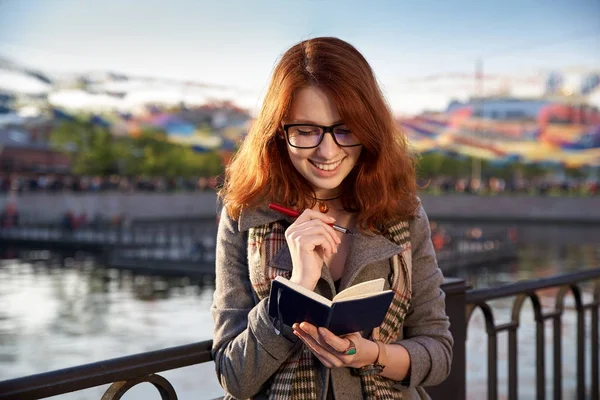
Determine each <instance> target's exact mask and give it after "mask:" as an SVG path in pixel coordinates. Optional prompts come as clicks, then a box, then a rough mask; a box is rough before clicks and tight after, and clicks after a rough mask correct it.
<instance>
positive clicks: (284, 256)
mask: <svg viewBox="0 0 600 400" xmlns="http://www.w3.org/2000/svg"><path fill="white" fill-rule="evenodd" d="M275 221H284V224H286V223H290V224H291V223H292V222H293V221H294V218H291V217H287V216H285V215H281V214H280V213H279V212H277V211H275V210H271V209H270V208H269V207H268V203H263V204H261V205H259V206H257V207H253V208H249V209H242V212H241V213H240V217H239V220H238V228H239V230H240V232H244V231H247V230H248V229H250V228H254V227H257V226H261V225H265V224H269V223H272V222H275ZM351 239H352V243H351V245H350V249H349V253H348V258H347V262H346V268H344V274H343V276H342V282H341V285H340V287H341V288H344V287H346V286H347V285H349V284H351V283H352V281H353V280H354V278H355V277H356V276H357V275H358V273H359V272H360V271H361V270H362V269H363V268H364V267H365V266H367V265H368V264H372V263H375V262H378V261H381V260H385V259H388V258H390V257H392V256H393V255H395V254H399V253H401V252H402V249H403V247H402V246H400V245H397V244H396V243H394V242H392V241H391V240H389V239H388V238H386V237H385V236H383V235H376V234H373V233H371V232H362V231H358V230H355V231H354V232H353V234H352V235H351ZM270 266H271V267H275V268H278V269H283V270H287V271H291V270H292V256H291V254H290V250H289V248H288V246H282V247H281V249H280V250H279V251H278V252H277V254H275V256H274V257H273V258H272V259H271V264H270ZM321 277H322V278H324V279H326V280H328V281H331V276H330V274H329V271H328V270H327V269H326V268H323V270H322V273H321Z"/></svg>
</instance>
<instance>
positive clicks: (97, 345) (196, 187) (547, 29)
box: [0, 0, 600, 399]
mask: <svg viewBox="0 0 600 400" xmlns="http://www.w3.org/2000/svg"><path fill="white" fill-rule="evenodd" d="M317 36H337V37H340V38H342V39H344V40H347V41H349V42H350V43H352V44H353V45H355V46H356V47H357V48H358V49H359V50H360V51H361V52H362V53H363V54H364V55H365V57H366V58H367V60H368V61H369V62H370V63H371V65H372V66H373V69H374V71H375V73H376V75H377V78H378V80H379V81H380V83H381V85H382V89H383V91H384V93H385V95H386V97H387V99H388V101H389V104H390V107H391V109H392V110H393V112H394V115H395V117H396V121H397V123H398V125H399V126H400V127H401V128H402V130H403V131H404V132H405V133H406V134H407V136H408V138H409V140H410V143H411V145H412V147H413V148H414V150H415V152H417V153H419V155H420V158H419V166H418V171H419V181H420V184H421V186H422V187H423V189H422V191H421V196H422V199H423V201H424V204H425V208H426V210H427V211H428V213H429V215H430V219H431V227H432V238H433V241H434V245H435V247H436V251H438V259H439V263H440V267H442V269H443V270H444V273H445V275H446V276H449V277H459V278H464V279H466V280H467V282H468V284H470V285H471V286H472V287H474V288H487V287H496V286H500V285H503V284H507V283H512V282H516V281H519V280H524V279H532V278H537V277H546V276H553V275H557V274H562V273H566V272H573V271H580V270H585V269H592V268H599V267H600V188H599V185H600V2H598V1H597V0H571V1H567V0H555V1H533V0H521V1H517V0H506V1H503V2H491V1H468V0H455V1H446V2H438V1H420V2H416V1H400V2H392V1H381V2H375V3H371V2H358V1H344V2H343V1H328V0H309V1H295V0H282V1H273V0H270V1H266V0H265V1H257V2H252V3H247V2H242V1H223V2H216V1H194V2H191V1H174V0H171V1H169V2H166V1H155V0H147V1H143V2H142V1H119V0H103V1H99V0H98V1H96V0H90V1H75V0H72V1H69V0H51V1H50V0H49V1H43V0H38V1H35V0H21V1H18V0H0V381H1V380H5V379H12V378H16V377H21V376H26V375H30V374H34V373H40V372H45V371H50V370H54V369H59V368H65V367H71V366H76V365H80V364H85V363H89V362H93V361H99V360H103V359H107V358H113V357H118V356H123V355H127V354H133V353H139V352H144V351H150V350H156V349H162V348H165V347H169V346H175V345H181V344H187V343H192V342H197V341H201V340H207V339H210V338H211V334H212V319H211V317H210V313H209V307H210V304H211V301H212V290H213V279H214V239H215V233H216V224H217V210H218V208H219V206H218V204H217V199H216V195H215V189H216V188H218V186H219V184H220V182H221V177H222V173H223V170H224V167H225V166H226V164H227V162H228V160H229V159H230V157H231V156H232V154H234V153H235V151H236V149H237V147H238V146H239V143H240V141H241V140H243V138H244V136H245V134H246V133H247V132H248V129H249V127H250V126H251V125H252V123H253V118H254V117H255V116H256V114H257V111H258V109H259V107H260V105H261V101H262V96H263V95H264V92H265V90H266V86H267V84H268V79H269V75H270V73H271V71H272V69H273V66H274V65H275V63H276V61H277V59H278V58H279V57H280V56H281V55H282V53H283V52H284V51H285V50H286V49H287V48H288V47H290V46H291V45H292V44H294V43H296V42H298V41H300V40H303V39H306V38H311V37H317ZM585 293H587V295H590V296H591V294H589V292H585ZM553 296H554V292H552V293H549V294H548V298H544V299H543V301H544V304H552V301H553V299H554V297H553ZM496 306H497V309H498V311H497V312H498V315H499V316H501V317H507V316H509V315H510V310H511V308H510V307H511V305H510V303H506V302H504V303H502V302H500V303H499V304H498V305H496ZM525 309H526V310H525V313H528V314H527V315H528V316H530V315H532V313H533V311H532V310H531V308H527V306H526V307H525ZM531 318H533V317H531ZM531 318H530V320H531ZM500 319H501V318H500ZM563 324H564V325H565V326H564V332H566V333H565V337H564V339H563V340H564V346H565V348H568V346H569V343H571V345H572V343H574V342H573V340H574V339H573V337H574V335H570V334H569V332H571V330H573V331H574V329H575V325H576V322H575V314H567V315H566V316H565V320H564V321H563ZM522 330H523V337H524V339H523V340H525V343H530V342H533V339H532V338H533V336H534V330H533V327H531V326H530V327H527V326H523V329H522ZM484 331H485V323H484V321H483V318H482V317H481V316H480V315H475V316H474V317H473V319H472V320H471V322H470V324H469V337H468V341H467V349H468V351H467V354H468V360H467V378H468V386H467V391H468V394H469V397H470V398H474V399H476V398H482V397H481V396H482V393H485V392H486V370H485V368H484V366H485V365H486V362H487V361H486V358H485V357H484V356H482V354H485V346H486V341H485V335H484V334H482V335H479V334H478V332H484ZM528 335H529V336H528ZM570 341H571V342H570ZM533 347H534V346H530V347H529V348H533ZM529 348H528V346H524V348H523V351H522V352H521V353H522V354H521V357H520V359H519V363H522V365H523V366H526V365H529V364H530V363H532V362H533V361H532V360H534V357H535V353H534V352H533V350H531V352H528V350H529ZM499 351H500V362H504V363H506V359H505V357H504V358H503V356H502V354H504V353H503V352H505V351H506V349H505V348H503V347H502V346H501V347H500V349H499ZM573 353H574V352H571V357H574V355H573ZM564 357H565V358H564V361H565V362H566V363H565V365H566V366H567V367H566V370H564V371H563V373H564V377H563V379H564V381H563V390H564V395H565V398H573V393H574V387H575V384H576V377H575V369H574V368H575V367H574V365H573V363H572V362H571V363H570V364H569V360H571V359H570V358H568V357H569V355H568V354H565V356H564ZM571 361H572V360H571ZM588 363H589V361H588ZM520 365H521V364H520ZM499 370H500V380H501V381H506V379H507V378H506V368H500V369H499ZM520 371H521V379H522V380H521V381H520V388H519V390H520V391H521V392H520V393H521V395H522V397H520V398H532V397H533V393H534V384H535V374H534V371H533V370H531V369H527V368H526V367H523V369H520ZM588 374H589V369H588ZM165 376H167V377H168V378H169V379H170V380H171V382H172V383H173V384H174V385H175V387H176V389H177V391H178V393H179V394H180V396H181V397H182V398H198V396H199V395H201V396H202V397H203V398H210V397H211V396H212V397H215V396H218V395H221V394H222V391H221V389H220V387H219V385H218V383H217V382H216V378H215V374H214V372H213V366H212V365H209V364H202V365H196V366H193V367H187V368H183V369H180V370H175V371H170V372H167V373H165ZM550 376H551V375H550ZM588 382H589V381H588ZM547 384H548V385H550V379H548V381H547ZM548 387H550V386H548ZM105 389H106V387H101V388H95V389H89V390H86V391H82V392H78V393H74V394H68V395H67V394H66V395H62V396H59V397H60V398H65V399H66V398H69V399H89V398H100V396H101V395H102V392H103V391H104V390H105ZM502 390H503V389H502V388H501V394H502ZM151 391H152V389H151V388H146V387H143V386H142V387H139V388H138V387H136V388H135V389H133V390H132V391H131V392H130V393H128V396H130V397H128V398H133V399H142V398H146V395H147V393H149V392H151Z"/></svg>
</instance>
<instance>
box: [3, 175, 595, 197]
mask: <svg viewBox="0 0 600 400" xmlns="http://www.w3.org/2000/svg"><path fill="white" fill-rule="evenodd" d="M221 183H222V182H221V177H220V176H217V177H211V178H206V177H197V178H144V177H128V176H118V175H113V176H108V177H101V176H74V175H58V174H57V175H51V174H31V175H24V174H10V175H0V194H1V193H7V192H11V191H14V192H17V193H62V192H75V193H77V192H81V193H89V192H106V191H111V192H115V191H120V192H134V191H135V192H186V191H187V192H197V191H200V192H203V191H214V190H215V189H216V188H217V187H218V186H219V185H220V184H221ZM419 186H420V187H421V188H423V191H424V192H425V193H429V194H440V195H441V194H450V193H466V194H481V195H496V194H529V195H541V196H545V195H550V196H561V195H566V196H598V195H600V180H589V179H562V180H557V179H555V178H536V179H525V178H521V179H514V180H506V179H503V178H499V177H490V178H488V179H483V180H479V179H468V178H461V179H455V178H447V177H440V178H436V179H433V180H431V181H421V182H419Z"/></svg>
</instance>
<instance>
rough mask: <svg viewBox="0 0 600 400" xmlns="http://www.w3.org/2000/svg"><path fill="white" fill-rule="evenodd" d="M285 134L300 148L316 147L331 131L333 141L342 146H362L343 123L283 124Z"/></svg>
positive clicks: (293, 144)
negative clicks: (325, 124) (327, 124)
mask: <svg viewBox="0 0 600 400" xmlns="http://www.w3.org/2000/svg"><path fill="white" fill-rule="evenodd" d="M283 130H284V131H285V136H286V138H287V141H288V143H289V145H290V146H292V147H296V148H298V149H314V148H315V147H318V146H319V145H320V144H321V142H322V141H323V137H325V134H326V133H330V134H331V137H333V141H334V142H335V144H337V145H338V146H340V147H354V146H360V144H361V143H360V142H359V141H358V138H357V137H356V136H354V135H353V134H352V132H351V131H350V129H349V128H348V127H347V126H346V125H345V124H343V123H340V124H335V125H331V126H323V125H313V124H286V125H283Z"/></svg>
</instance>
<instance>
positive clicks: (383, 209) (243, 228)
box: [212, 38, 453, 399]
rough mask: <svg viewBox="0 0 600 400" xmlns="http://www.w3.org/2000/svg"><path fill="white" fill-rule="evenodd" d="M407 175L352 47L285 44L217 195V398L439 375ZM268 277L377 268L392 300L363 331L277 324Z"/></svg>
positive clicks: (406, 386)
mask: <svg viewBox="0 0 600 400" xmlns="http://www.w3.org/2000/svg"><path fill="white" fill-rule="evenodd" d="M415 181H416V180H415V170H414V164H413V159H412V157H411V155H410V153H409V151H408V148H407V143H406V139H405V137H404V136H403V135H402V134H401V132H399V130H398V128H397V126H396V124H395V122H394V120H393V117H392V114H391V112H390V110H389V109H388V107H387V105H386V103H385V100H384V98H383V96H382V94H381V91H380V89H379V87H378V85H377V82H376V79H375V77H374V74H373V71H372V70H371V68H370V66H369V64H368V63H367V61H366V60H365V59H364V58H363V56H362V55H361V54H360V53H359V52H358V51H357V50H356V49H355V48H354V47H352V46H351V45H350V44H348V43H346V42H344V41H342V40H339V39H336V38H316V39H310V40H306V41H303V42H301V43H298V44H296V45H295V46H293V47H292V48H290V49H289V50H288V51H287V52H286V53H285V54H284V55H283V57H282V59H281V60H280V62H279V63H278V65H277V66H276V67H275V70H274V72H273V76H272V80H271V83H270V87H269V89H268V92H267V94H266V97H265V100H264V104H263V107H262V110H261V112H260V114H259V116H258V118H257V119H256V121H255V123H254V125H253V126H252V128H251V130H250V132H249V134H248V136H247V137H246V139H245V140H244V142H243V144H242V146H241V147H240V149H239V151H238V152H237V154H236V155H235V157H234V158H233V160H232V162H231V164H230V165H229V167H228V169H227V172H226V179H225V183H224V186H223V189H222V190H221V192H220V196H221V198H222V199H223V203H224V209H223V211H222V214H221V218H220V224H219V232H218V237H217V265H216V290H215V295H214V304H213V307H212V314H213V318H214V322H215V328H214V344H213V356H214V359H215V364H216V370H217V376H218V379H219V381H220V383H221V385H222V386H223V388H224V389H225V391H226V393H227V395H226V398H232V397H233V398H239V399H246V398H255V399H259V398H273V399H288V398H290V399H334V398H335V399H358V398H366V399H375V398H378V399H383V398H386V399H387V398H390V399H396V398H403V399H412V398H415V399H419V398H428V396H427V394H426V392H425V391H424V390H423V389H422V387H423V386H428V385H429V386H430V385H436V384H438V383H440V382H442V381H443V380H444V379H445V378H446V376H447V375H448V373H449V371H450V364H451V358H452V344H453V342H452V336H451V335H450V332H449V329H448V328H449V322H448V318H447V316H446V314H445V305H444V294H443V292H442V291H441V290H440V284H441V283H442V280H443V278H442V273H441V272H440V270H439V269H438V268H437V263H436V260H435V252H434V250H433V246H432V243H431V237H430V230H429V222H428V219H427V217H426V215H425V213H424V211H423V208H422V207H421V205H420V203H419V200H418V198H417V196H416V182H415ZM269 202H274V203H278V204H281V205H284V206H286V207H288V208H293V209H295V210H298V211H301V215H300V216H299V217H298V218H297V219H295V220H294V219H289V218H287V217H285V216H282V215H281V214H279V213H277V212H276V211H273V210H270V209H269V208H268V204H269ZM333 221H335V223H336V225H340V226H343V227H347V228H349V229H350V230H351V231H353V232H354V234H352V235H348V234H342V233H339V232H337V231H335V230H333V228H332V227H331V226H330V225H329V224H331V222H333ZM278 275H282V276H284V277H287V278H288V279H290V280H291V281H293V282H295V283H297V284H299V285H302V286H304V287H306V288H308V289H310V290H314V291H315V292H317V293H319V294H322V295H324V296H326V297H328V298H331V297H333V295H335V293H336V292H338V291H341V290H343V289H345V288H346V287H349V286H352V285H355V284H357V283H360V282H364V281H367V280H371V279H375V278H385V280H386V288H392V289H393V290H394V291H395V297H394V300H393V302H392V305H391V306H390V309H389V310H388V313H387V315H386V319H385V320H384V322H383V324H382V325H381V326H380V327H378V328H375V329H373V330H372V331H371V332H356V333H352V334H349V335H345V336H343V337H337V336H335V335H333V334H332V333H331V332H329V331H328V330H327V329H324V328H322V327H315V326H312V325H310V324H308V323H301V324H300V325H298V324H294V326H293V327H286V326H283V329H282V330H278V329H275V326H280V325H281V324H276V321H274V320H272V319H271V318H270V317H269V314H268V301H269V300H268V295H269V290H270V286H271V281H272V280H273V279H274V278H275V277H276V276H278Z"/></svg>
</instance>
